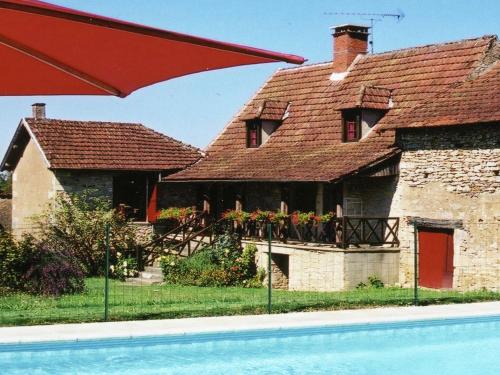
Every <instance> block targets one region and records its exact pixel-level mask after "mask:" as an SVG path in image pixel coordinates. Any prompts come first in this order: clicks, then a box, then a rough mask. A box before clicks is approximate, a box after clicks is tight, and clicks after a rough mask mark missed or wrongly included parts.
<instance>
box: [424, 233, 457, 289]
mask: <svg viewBox="0 0 500 375" xmlns="http://www.w3.org/2000/svg"><path fill="white" fill-rule="evenodd" d="M418 247H419V257H418V272H419V285H420V286H424V287H427V288H437V289H439V288H452V287H453V231H446V230H435V229H419V231H418Z"/></svg>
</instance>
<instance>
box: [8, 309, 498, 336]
mask: <svg viewBox="0 0 500 375" xmlns="http://www.w3.org/2000/svg"><path fill="white" fill-rule="evenodd" d="M489 315H500V302H481V303H470V304H453V305H434V306H409V307H386V308H374V309H360V310H338V311H319V312H301V313H288V314H273V315H245V316H221V317H210V318H187V319H168V320H142V321H123V322H106V323H80V324H57V325H46V326H25V327H5V328H0V344H9V343H10V344H16V343H26V342H42V341H66V340H70V341H74V340H89V339H104V338H131V337H139V336H157V335H179V334H188V333H213V332H231V331H242V330H256V329H285V328H298V327H320V326H336V325H337V326H338V325H349V324H370V323H372V324H373V323H386V322H403V321H413V320H427V319H450V318H459V317H479V316H489Z"/></svg>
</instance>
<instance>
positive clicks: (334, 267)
mask: <svg viewBox="0 0 500 375" xmlns="http://www.w3.org/2000/svg"><path fill="white" fill-rule="evenodd" d="M245 242H246V241H245ZM248 242H250V241H248ZM252 243H254V244H255V245H256V246H257V250H258V252H257V264H258V266H259V267H262V268H264V269H266V270H267V267H268V263H267V261H268V255H267V243H265V242H252ZM272 252H273V255H274V256H276V255H277V254H279V255H282V256H288V289H289V290H298V291H339V290H347V289H353V288H355V287H356V286H357V285H358V284H359V283H360V282H364V283H367V280H368V277H369V276H376V277H378V278H379V279H381V280H382V281H383V282H384V284H386V285H395V284H397V282H398V273H399V250H398V249H394V248H390V249H388V248H369V249H363V250H357V249H348V250H344V249H336V248H332V247H321V246H317V247H314V246H304V245H298V244H297V245H292V244H280V243H273V247H272ZM276 267H277V266H276V264H275V262H274V261H273V262H272V268H271V269H272V272H273V277H277V279H278V282H279V284H280V285H279V287H282V285H281V284H283V277H282V275H280V274H279V272H276V271H277V270H276ZM273 286H274V283H273Z"/></svg>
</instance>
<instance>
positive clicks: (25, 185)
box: [12, 140, 55, 237]
mask: <svg viewBox="0 0 500 375" xmlns="http://www.w3.org/2000/svg"><path fill="white" fill-rule="evenodd" d="M54 192H55V188H54V174H53V173H52V171H51V170H49V169H47V163H46V161H45V159H44V156H43V154H42V152H41V151H40V149H39V148H38V146H37V145H36V144H35V142H33V140H30V141H29V143H28V145H27V146H26V148H25V149H24V152H23V155H22V156H21V158H20V159H19V162H18V164H17V167H16V169H15V171H14V173H13V174H12V233H13V234H14V236H18V237H19V236H21V235H22V234H23V233H26V232H32V231H33V220H32V218H33V216H35V215H40V214H41V213H42V212H43V211H44V210H45V209H46V208H47V206H48V204H49V202H50V201H51V200H52V199H53V197H54Z"/></svg>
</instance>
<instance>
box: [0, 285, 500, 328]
mask: <svg viewBox="0 0 500 375" xmlns="http://www.w3.org/2000/svg"><path fill="white" fill-rule="evenodd" d="M86 284H87V288H86V292H85V293H82V294H76V295H66V296H62V297H60V298H50V297H40V296H31V295H27V294H21V293H10V294H9V293H6V292H5V291H3V292H2V291H1V290H0V325H2V326H9V325H27V324H48V323H70V322H93V321H102V320H103V316H104V279H101V278H91V279H87V281H86ZM272 294H273V298H272V301H273V312H276V313H278V312H291V311H312V310H339V309H355V308H363V307H375V306H402V305H411V304H413V290H412V289H401V288H381V289H374V288H366V289H360V290H352V291H344V292H294V291H284V290H273V292H272ZM109 295H110V304H109V313H110V320H131V319H160V318H180V317H198V316H215V315H235V314H262V313H266V312H267V289H265V288H261V289H247V288H201V287H190V286H177V285H144V286H141V285H139V286H136V285H131V284H126V283H122V282H119V281H115V280H112V281H111V283H110V294H109ZM419 297H420V298H419V304H422V305H427V304H442V303H466V302H478V301H492V300H500V293H494V292H487V291H476V292H457V291H434V290H420V291H419Z"/></svg>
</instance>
